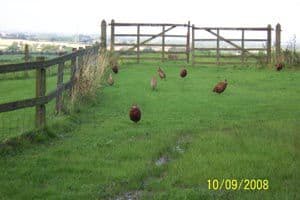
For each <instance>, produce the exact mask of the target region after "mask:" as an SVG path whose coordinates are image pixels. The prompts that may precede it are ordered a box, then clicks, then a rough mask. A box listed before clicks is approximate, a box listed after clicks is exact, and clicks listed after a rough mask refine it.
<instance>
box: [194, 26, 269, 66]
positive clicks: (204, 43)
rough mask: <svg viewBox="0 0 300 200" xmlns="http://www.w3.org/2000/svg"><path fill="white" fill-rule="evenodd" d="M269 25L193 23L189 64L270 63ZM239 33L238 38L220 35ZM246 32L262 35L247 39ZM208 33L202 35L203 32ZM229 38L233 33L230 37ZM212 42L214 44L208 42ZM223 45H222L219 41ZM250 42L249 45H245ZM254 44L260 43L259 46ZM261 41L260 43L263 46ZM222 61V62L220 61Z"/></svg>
mask: <svg viewBox="0 0 300 200" xmlns="http://www.w3.org/2000/svg"><path fill="white" fill-rule="evenodd" d="M272 30H273V29H272V28H271V25H268V26H267V27H259V28H238V27H235V28H231V27H195V26H194V25H193V26H192V49H191V51H192V63H193V64H217V65H220V64H241V63H242V64H244V63H249V64H250V63H253V62H255V63H257V62H258V59H259V61H260V62H264V63H270V62H271V31H272ZM228 32H229V33H232V34H233V32H235V33H234V34H237V33H238V32H239V33H240V37H239V38H226V37H225V36H222V34H225V33H226V34H227V35H228ZM248 32H252V33H253V32H263V35H264V37H263V38H262V37H261V36H260V38H258V37H253V36H252V38H246V33H248ZM205 34H207V35H210V36H211V37H210V38H207V37H206V38H204V36H203V35H205ZM229 37H230V36H229ZM231 37H232V36H231ZM211 42H213V43H214V45H208V43H211ZM221 42H222V43H224V44H225V45H226V46H223V47H222V46H221V45H220V43H221ZM249 43H251V44H250V45H251V47H248V48H247V47H246V44H249ZM256 43H260V46H258V45H257V44H256ZM262 44H263V45H262ZM223 60H224V61H223Z"/></svg>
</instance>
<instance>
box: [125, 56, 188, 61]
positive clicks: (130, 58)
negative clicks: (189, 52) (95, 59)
mask: <svg viewBox="0 0 300 200" xmlns="http://www.w3.org/2000/svg"><path fill="white" fill-rule="evenodd" d="M121 58H122V59H128V60H133V59H134V60H135V59H136V57H126V56H121ZM140 59H141V60H157V57H140ZM174 61H186V58H178V59H176V60H174Z"/></svg>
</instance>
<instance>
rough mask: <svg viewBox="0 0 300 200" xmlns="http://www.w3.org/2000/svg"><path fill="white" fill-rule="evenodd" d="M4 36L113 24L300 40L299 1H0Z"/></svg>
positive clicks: (74, 30) (79, 30)
mask: <svg viewBox="0 0 300 200" xmlns="http://www.w3.org/2000/svg"><path fill="white" fill-rule="evenodd" d="M0 19H1V20H0V31H26V32H51V33H54V32H56V33H67V34H70V33H71V34H78V33H83V34H95V33H96V34H97V33H100V23H101V20H103V19H104V20H106V21H107V22H110V20H111V19H115V21H117V22H152V23H156V22H157V23H160V22H161V23H164V22H166V23H187V21H189V20H190V21H191V22H192V23H193V24H195V25H197V26H213V27H215V26H222V27H225V26H230V27H234V26H245V27H247V26H250V27H265V26H267V25H268V24H271V25H272V27H275V25H276V24H277V23H280V24H281V26H282V39H283V41H288V40H290V39H291V38H292V37H293V35H296V36H298V37H299V38H300V23H299V19H300V0H284V1H283V0H280V1H278V0H273V1H271V0H223V1H222V0H205V1H201V0H181V1H175V0H148V1H145V0H123V1H122V0H105V1H101V0H73V1H71V0H42V1H41V0H26V1H25V0H0ZM299 41H300V39H299Z"/></svg>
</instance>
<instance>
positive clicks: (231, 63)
mask: <svg viewBox="0 0 300 200" xmlns="http://www.w3.org/2000/svg"><path fill="white" fill-rule="evenodd" d="M247 63H249V64H256V62H247ZM195 64H205V65H217V64H218V63H217V62H195ZM240 64H242V62H220V65H240Z"/></svg>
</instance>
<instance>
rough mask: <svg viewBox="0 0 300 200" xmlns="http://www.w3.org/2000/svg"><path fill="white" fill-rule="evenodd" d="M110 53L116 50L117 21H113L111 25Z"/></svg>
mask: <svg viewBox="0 0 300 200" xmlns="http://www.w3.org/2000/svg"><path fill="white" fill-rule="evenodd" d="M110 26H111V27H110V28H111V29H110V51H111V52H114V50H115V48H114V45H115V20H111V24H110Z"/></svg>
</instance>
